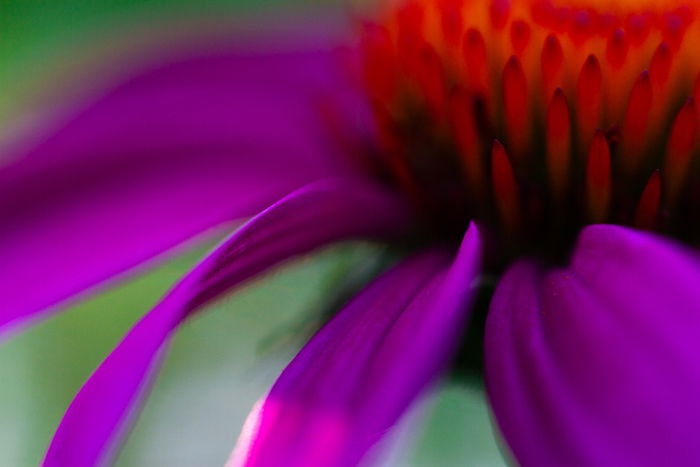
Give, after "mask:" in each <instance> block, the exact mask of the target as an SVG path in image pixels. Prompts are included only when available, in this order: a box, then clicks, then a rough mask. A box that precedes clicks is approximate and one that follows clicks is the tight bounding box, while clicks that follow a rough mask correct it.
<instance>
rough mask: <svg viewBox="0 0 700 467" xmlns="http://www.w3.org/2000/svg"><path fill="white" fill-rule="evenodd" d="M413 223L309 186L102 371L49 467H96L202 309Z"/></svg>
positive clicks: (194, 278)
mask: <svg viewBox="0 0 700 467" xmlns="http://www.w3.org/2000/svg"><path fill="white" fill-rule="evenodd" d="M407 219H408V217H407V215H406V211H405V210H404V209H403V206H402V205H401V204H399V203H398V202H397V200H396V199H394V198H393V197H390V196H389V195H388V194H387V193H385V192H384V191H379V190H378V189H376V188H374V187H372V186H369V185H366V184H364V183H359V182H356V181H350V180H342V181H341V180H337V179H334V180H332V181H323V182H317V183H315V184H313V185H310V186H307V187H305V188H302V189H300V190H298V191H296V192H295V193H293V194H291V195H289V196H288V197H286V198H285V199H283V200H282V201H279V202H278V203H276V204H274V205H273V206H271V207H270V208H268V209H267V210H265V211H264V212H262V213H261V214H259V215H258V216H256V217H255V218H253V220H251V221H250V222H248V223H247V224H246V225H245V226H244V227H242V228H241V229H240V230H239V231H238V232H236V234H234V235H233V236H232V237H231V238H230V239H229V240H227V241H225V242H224V243H223V244H222V245H221V246H220V247H219V248H217V249H216V250H215V251H214V252H213V253H211V255H209V256H208V257H207V258H206V259H205V260H204V261H203V262H202V263H201V264H200V265H199V266H197V268H195V269H194V270H193V271H192V272H191V273H190V274H188V275H187V276H186V277H185V278H184V279H183V280H182V281H181V282H180V283H179V284H178V285H177V286H176V287H175V288H174V289H173V290H172V291H171V292H170V293H169V294H168V295H167V296H166V297H165V298H164V299H163V300H162V301H161V302H160V303H159V304H158V305H157V306H156V307H155V308H154V309H153V310H152V311H151V312H149V313H148V314H147V315H146V316H145V317H144V318H143V319H142V320H141V321H140V322H139V323H138V324H137V325H136V326H135V327H134V328H133V329H132V330H131V331H130V332H129V333H128V334H127V335H126V337H125V338H124V340H123V341H122V342H121V343H120V344H119V346H118V347H117V348H116V349H115V350H114V351H113V352H112V354H110V355H109V357H107V359H106V360H105V361H104V362H103V363H102V364H101V365H100V367H99V368H98V369H97V370H96V371H95V373H94V374H93V375H92V376H91V377H90V379H89V380H88V381H87V382H86V383H85V385H84V386H83V388H82V389H81V390H80V392H79V393H78V395H77V396H76V398H75V400H74V401H73V402H72V404H71V406H70V407H69V408H68V411H67V412H66V414H65V416H64V418H63V420H62V421H61V425H60V426H59V428H58V431H57V433H56V435H55V437H54V439H53V442H52V444H51V446H50V448H49V451H48V453H47V455H46V458H45V461H44V463H45V465H47V466H64V465H71V466H72V465H75V466H82V465H94V464H95V463H96V462H97V461H98V460H100V458H101V457H103V456H104V453H105V450H106V449H107V448H108V447H109V446H110V445H111V440H112V439H113V438H114V436H115V434H116V432H117V430H118V428H119V427H120V426H121V425H122V424H123V419H124V417H125V416H126V415H127V414H128V413H129V409H130V408H131V407H132V406H133V403H134V401H135V399H136V398H137V396H138V394H139V393H140V392H141V389H142V388H143V386H144V382H145V380H146V378H147V376H148V374H149V373H150V372H151V370H152V369H153V368H154V364H155V360H156V356H157V354H158V352H159V351H160V350H161V349H163V346H164V344H165V342H166V341H167V339H168V337H169V336H170V334H171V333H172V331H173V330H174V329H175V328H176V327H177V326H178V325H179V324H180V323H182V321H183V320H184V319H185V318H186V317H187V316H188V315H189V314H190V313H192V312H193V311H195V310H196V309H197V308H198V307H201V306H202V305H204V304H205V303H207V302H209V301H210V300H212V299H214V298H215V297H217V296H219V295H221V294H222V293H223V292H225V291H227V290H229V289H230V288H232V287H234V286H236V285H238V284H240V283H241V282H243V281H245V280H246V279H248V278H250V277H252V276H254V275H256V274H258V273H260V272H262V271H263V270H265V269H267V268H269V267H271V266H273V265H275V264H277V263H279V262H280V261H283V260H285V259H287V258H289V257H291V256H294V255H297V254H300V253H304V252H307V251H309V250H312V249H314V248H316V247H319V246H321V245H324V244H327V243H328V242H332V241H334V240H338V239H342V238H350V237H361V236H386V235H393V234H396V233H399V232H401V231H402V230H403V229H404V228H405V227H406V225H407Z"/></svg>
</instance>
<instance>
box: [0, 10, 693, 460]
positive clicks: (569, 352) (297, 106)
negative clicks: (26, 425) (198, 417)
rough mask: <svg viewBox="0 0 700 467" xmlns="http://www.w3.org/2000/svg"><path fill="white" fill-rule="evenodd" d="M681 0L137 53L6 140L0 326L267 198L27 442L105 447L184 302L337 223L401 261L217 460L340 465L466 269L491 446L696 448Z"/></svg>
mask: <svg viewBox="0 0 700 467" xmlns="http://www.w3.org/2000/svg"><path fill="white" fill-rule="evenodd" d="M608 3H609V4H608ZM698 14H700V9H699V8H698V7H697V6H696V5H695V4H694V3H691V2H680V1H678V2H675V1H666V2H661V1H653V0H647V1H645V0H640V1H636V2H634V1H627V2H600V1H593V0H589V1H583V0H581V1H576V0H571V1H566V2H565V1H539V0H531V1H528V0H513V1H511V2H509V1H507V0H493V1H490V2H478V1H473V0H472V1H470V0H423V1H419V0H405V1H399V2H392V3H382V4H381V5H379V6H378V7H377V8H376V9H375V10H374V11H373V12H372V13H371V15H369V16H368V17H364V19H362V20H361V21H360V23H361V24H359V25H358V27H357V28H355V30H356V32H357V35H356V36H355V40H350V41H348V42H346V43H345V47H344V48H342V51H339V50H338V49H336V48H332V49H324V50H320V49H321V46H320V45H319V44H321V42H319V41H314V44H315V45H314V46H313V47H314V51H313V52H304V53H300V52H294V53H292V52H277V53H273V54H260V55H255V56H250V55H245V54H240V53H238V54H235V53H234V54H226V53H223V52H218V53H216V54H213V55H211V54H210V55H208V56H205V57H201V58H197V59H191V60H186V61H182V62H180V63H176V64H171V65H168V66H164V67H161V68H159V69H157V70H155V71H152V72H149V73H146V74H143V75H141V76H139V77H137V78H134V79H132V80H130V81H128V82H127V83H125V84H123V85H122V86H120V87H118V88H117V89H115V90H114V91H112V92H111V93H109V94H107V95H106V96H105V97H104V98H102V99H101V100H99V101H98V102H96V103H95V104H93V105H92V106H91V107H89V108H87V110H84V111H82V112H81V113H79V115H77V116H75V117H74V118H73V119H72V120H69V121H68V123H66V124H64V125H62V126H59V128H58V129H57V130H56V131H55V132H54V133H53V134H52V135H51V136H49V137H48V138H46V139H45V140H43V141H41V142H40V143H36V142H33V141H32V142H30V143H29V144H26V143H25V144H24V145H22V146H19V147H18V149H17V150H16V151H15V153H12V154H11V155H12V157H11V159H10V160H11V161H12V162H11V163H9V164H8V165H7V166H6V167H4V168H3V169H2V171H1V172H0V214H1V215H2V220H3V223H2V226H1V227H0V229H1V230H0V234H2V241H1V242H0V260H1V261H2V263H1V264H3V271H2V275H3V280H2V281H0V287H1V295H0V296H1V297H2V303H3V308H2V309H1V310H0V320H1V321H0V325H2V326H5V325H13V324H18V323H20V322H21V321H23V320H26V319H27V318H29V317H30V316H32V315H34V314H36V313H38V312H40V311H41V310H43V309H45V308H46V307H49V306H51V305H53V304H55V303H58V302H60V301H62V300H64V299H65V298H67V297H69V296H71V295H72V294H75V293H77V292H79V291H81V290H83V289H85V288H87V287H90V286H92V285H94V284H95V283H97V282H99V281H102V280H104V279H106V278H108V277H109V276H110V275H113V274H116V273H119V272H122V271H124V270H125V269H127V268H129V267H132V266H134V265H136V264H137V263H139V262H141V261H143V260H145V259H147V258H149V257H151V256H153V255H155V254H157V253H159V252H162V251H163V250H164V249H166V248H169V247H171V246H173V245H175V244H176V243H178V242H181V241H183V240H184V239H186V238H187V237H189V236H191V235H193V234H196V233H198V232H201V231H202V230H204V229H206V228H208V227H211V226H212V225H216V224H218V223H222V222H226V221H229V220H231V219H234V218H236V217H241V216H244V215H249V214H251V213H253V212H255V210H258V209H260V207H261V205H263V204H265V203H270V202H272V201H273V200H276V199H278V201H276V202H272V204H271V205H270V207H268V208H266V209H264V210H262V211H261V212H260V213H259V214H257V215H256V216H255V217H253V218H252V220H250V221H249V222H248V223H247V224H245V225H244V226H243V227H242V228H240V229H239V230H238V231H237V232H235V233H234V234H233V235H232V236H231V237H230V238H229V239H228V240H226V241H225V242H224V243H223V244H222V245H221V246H220V247H218V248H217V249H216V250H214V251H213V252H212V253H211V254H210V255H209V256H208V257H207V258H205V259H204V261H203V262H202V263H201V264H200V265H198V266H197V267H196V268H195V269H194V270H193V271H192V272H191V273H189V274H188V275H187V276H186V277H185V278H184V279H183V280H182V281H181V282H180V283H179V284H178V285H177V286H175V287H174V289H173V290H172V291H171V292H170V293H169V294H168V295H167V296H166V297H165V298H164V299H163V300H162V301H161V302H160V303H159V304H158V305H157V306H156V307H155V308H154V309H153V310H152V311H150V312H149V313H148V314H147V315H146V316H145V317H144V318H143V319H142V320H141V321H140V322H139V323H137V324H136V326H135V327H134V329H133V330H132V331H131V332H130V333H129V334H128V335H127V336H126V337H125V338H124V340H123V341H122V342H121V343H120V344H119V346H118V347H117V348H116V349H115V350H114V352H113V353H112V354H111V355H110V356H109V357H107V359H106V360H105V361H104V362H103V363H102V365H101V366H100V367H99V368H98V369H97V370H96V372H95V373H94V374H93V375H92V377H91V378H90V379H89V380H88V381H87V383H86V384H85V386H84V387H83V389H82V390H81V391H80V392H79V394H78V395H77V397H76V399H75V400H74V401H73V403H72V404H71V406H70V407H69V408H68V411H67V413H66V415H65V417H64V419H63V421H62V423H61V425H60V426H59V428H58V432H57V433H56V436H55V438H54V440H53V442H52V444H51V446H50V448H49V451H48V453H47V456H46V458H45V464H46V465H49V466H59V465H67V466H82V465H93V464H95V463H98V462H99V461H100V460H104V459H105V453H106V452H107V451H108V450H109V448H110V447H111V445H112V444H113V440H114V439H115V436H116V434H117V433H118V432H119V431H120V429H123V427H124V424H125V423H124V420H125V419H126V416H127V415H128V413H129V411H130V409H131V408H132V407H133V406H134V403H135V401H136V400H137V397H138V395H139V394H140V392H141V391H142V389H143V386H144V382H145V381H146V379H147V376H148V375H149V373H150V372H151V370H153V368H154V366H155V361H156V360H157V356H158V355H159V353H160V352H161V350H162V349H163V346H164V344H165V343H166V342H167V340H168V338H169V336H170V335H171V333H172V332H173V331H174V330H175V329H176V328H177V327H178V326H179V325H180V324H181V323H182V322H183V321H184V320H185V319H186V318H187V317H189V316H190V315H191V314H192V313H193V312H195V311H196V310H197V309H199V308H201V307H202V306H203V305H205V304H207V303H210V302H211V301H212V300H213V299H215V298H217V297H219V296H220V295H221V294H223V293H225V292H227V291H229V290H231V289H232V288H234V287H235V286H237V285H239V284H241V283H242V282H244V281H246V280H248V279H249V278H251V277H253V276H255V275H257V274H258V273H261V272H263V271H264V270H266V269H268V268H270V267H272V266H274V265H275V264H277V263H279V262H281V261H283V260H285V259H287V258H290V257H292V256H294V255H297V254H301V253H305V252H308V251H310V250H312V249H314V248H317V247H319V246H322V245H325V244H327V243H329V242H332V241H336V240H342V239H346V238H356V237H365V238H374V239H378V240H381V241H384V242H386V244H387V245H388V246H389V247H392V248H394V249H395V250H396V251H397V252H401V253H402V254H404V255H405V256H404V259H403V260H401V261H400V262H399V264H398V265H396V266H395V267H393V268H391V269H389V270H388V271H387V272H385V273H383V274H382V275H381V276H380V277H379V278H377V279H376V280H375V281H374V282H372V283H371V284H370V285H369V286H367V287H366V288H365V289H364V290H363V291H361V292H360V293H359V294H358V296H357V297H356V298H354V299H353V300H351V301H350V302H349V303H348V304H347V305H345V307H343V309H341V310H340V311H339V312H338V313H337V314H336V315H335V316H333V317H332V318H331V319H330V321H329V322H328V323H327V324H326V325H325V326H324V327H323V328H322V329H321V330H319V332H318V333H317V334H316V335H315V336H314V337H312V338H311V339H310V341H309V342H308V343H307V345H306V346H305V347H304V348H303V349H302V350H301V352H300V353H299V355H298V356H297V357H296V358H295V359H294V360H293V361H292V362H291V363H290V364H289V366H288V367H287V368H286V369H285V370H284V372H283V373H282V375H281V376H280V378H279V379H278V381H277V382H276V383H275V384H274V386H273V387H272V388H271V390H270V392H269V393H268V394H267V395H266V396H265V397H264V398H263V399H262V400H261V402H260V403H259V404H258V406H257V407H256V408H255V409H254V410H253V412H252V413H251V416H250V418H249V420H248V422H247V423H246V427H245V428H244V430H243V433H242V435H241V437H240V440H239V445H238V447H237V448H236V450H235V451H234V454H233V456H232V458H231V463H232V464H235V465H250V466H254V465H261V466H273V465H274V466H277V465H293V466H302V465H303V466H307V465H324V466H325V465H338V466H345V465H356V464H358V463H359V462H360V461H362V460H363V459H365V460H366V459H367V456H366V455H367V452H368V451H369V450H370V448H371V447H372V446H373V445H374V444H375V443H376V442H377V441H378V440H379V439H380V438H381V437H382V436H383V435H384V434H385V433H387V432H388V430H389V429H390V428H391V427H392V426H393V425H394V424H395V423H396V422H397V420H398V419H399V418H400V416H401V414H402V413H403V412H404V411H405V410H406V409H407V408H408V407H409V406H410V404H411V403H412V402H413V401H414V400H415V399H416V397H418V396H419V394H420V393H421V392H422V391H424V390H425V389H426V387H428V386H429V384H430V383H431V382H433V381H435V380H436V378H437V377H438V376H439V375H440V374H441V373H442V372H444V370H446V369H447V368H448V367H449V364H450V362H451V361H452V359H453V357H454V355H455V351H456V349H457V348H458V347H459V346H460V345H461V344H462V343H463V342H462V341H463V336H464V335H465V334H464V327H465V325H467V323H469V321H470V319H471V317H470V315H471V312H472V308H473V307H472V304H473V302H474V297H475V296H476V294H477V293H479V294H481V295H492V296H489V297H488V298H489V300H490V306H489V307H488V310H479V309H476V310H474V311H475V312H476V313H481V312H482V311H483V312H484V313H486V315H487V316H486V325H485V327H484V328H483V329H478V328H477V329H472V332H471V333H470V336H471V335H474V334H480V333H481V334H483V339H484V350H485V361H484V372H485V380H486V387H487V392H488V395H489V400H490V402H491V405H492V408H493V412H494V415H495V419H496V422H497V424H498V427H499V428H500V431H501V433H502V435H503V437H504V439H505V441H506V442H507V444H508V446H509V448H510V450H511V453H512V455H513V457H514V459H515V460H516V461H517V462H518V463H520V464H523V465H538V466H540V465H553V466H554V465H557V466H558V465H582V466H583V465H616V466H617V465H654V466H655V465H695V464H700V455H699V454H698V452H697V447H696V443H697V438H698V433H700V422H698V420H700V398H698V393H699V392H700V339H698V335H700V261H699V260H698V255H697V252H696V250H695V248H696V247H697V244H698V242H699V240H700V221H698V219H697V216H696V212H697V211H698V208H700V190H698V186H700V184H699V183H698V182H700V171H698V170H697V164H698V161H697V157H696V155H697V152H698V145H699V143H698V138H697V133H698V114H697V109H696V104H695V100H696V99H697V98H698V97H700V79H698V73H699V72H700V58H698V57H699V56H698V55H697V50H696V48H697V46H698V45H700V22H698ZM119 229H122V230H121V231H119ZM39 279H41V281H39ZM494 280H496V281H497V286H496V287H495V290H492V289H491V287H490V285H489V284H490V283H492V282H493V281H494ZM479 302H480V301H479ZM473 321H474V322H475V323H478V322H479V320H478V319H477V320H473ZM475 326H476V324H475ZM475 331H476V332H475Z"/></svg>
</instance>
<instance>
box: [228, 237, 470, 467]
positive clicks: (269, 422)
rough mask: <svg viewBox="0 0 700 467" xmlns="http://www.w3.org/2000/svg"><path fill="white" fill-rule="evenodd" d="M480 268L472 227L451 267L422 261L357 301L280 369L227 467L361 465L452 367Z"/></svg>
mask: <svg viewBox="0 0 700 467" xmlns="http://www.w3.org/2000/svg"><path fill="white" fill-rule="evenodd" d="M480 258H481V241H480V238H479V234H478V232H477V230H476V227H474V226H472V227H470V229H469V231H468V233H467V235H466V236H465V239H464V242H463V245H462V248H461V250H460V252H459V254H458V256H457V258H456V260H455V261H454V262H453V264H452V266H451V267H449V268H447V267H445V263H446V259H445V258H444V257H443V256H441V255H438V254H437V253H435V252H433V253H424V254H422V255H418V256H417V257H414V258H412V259H409V260H406V261H405V262H404V263H402V264H400V265H399V266H398V267H396V268H395V269H393V270H391V271H389V272H388V273H386V274H385V275H384V276H382V277H381V278H380V279H378V280H377V281H376V282H375V283H373V284H371V285H370V286H369V287H368V288H367V289H366V290H364V291H363V292H361V293H360V295H359V296H358V297H357V298H355V299H354V300H353V301H352V302H351V303H350V304H349V305H348V306H347V307H346V308H345V309H343V310H342V311H341V312H340V313H339V314H338V315H337V316H336V317H335V318H334V319H333V320H331V321H330V322H329V323H328V324H327V325H326V326H325V327H324V328H323V329H321V330H320V331H319V332H318V334H316V335H315V336H314V337H313V338H312V339H311V340H310V341H309V343H308V344H307V345H306V346H305V347H304V348H303V349H302V351H301V352H300V353H299V355H297V357H296V358H295V359H294V360H293V361H292V362H291V363H290V364H289V366H288V367H287V368H286V369H285V371H284V372H283V373H282V375H281V376H280V378H279V379H278V380H277V382H276V383H275V385H274V386H273V387H272V389H271V391H270V393H269V394H268V396H267V397H266V399H265V401H264V402H263V403H262V404H261V405H260V406H259V407H258V408H257V409H256V410H255V411H254V414H253V415H252V416H251V419H250V420H251V421H250V422H249V423H248V424H247V427H246V429H245V430H244V433H243V435H242V437H241V439H240V440H239V446H238V447H237V449H236V451H235V452H234V455H233V458H232V460H231V464H232V465H248V466H274V465H289V466H304V465H327V466H346V465H347V466H349V465H355V464H356V463H358V462H359V461H360V459H361V458H362V457H363V456H364V455H365V454H366V452H367V451H368V449H369V448H370V447H371V446H372V445H374V443H375V442H376V441H377V440H379V439H380V438H381V437H382V436H383V435H384V434H385V433H386V432H387V431H388V430H389V429H390V428H391V427H392V425H393V424H394V423H395V422H396V421H397V420H398V418H399V417H400V416H401V415H402V413H403V412H404V411H405V410H406V408H407V407H408V406H409V405H410V404H411V402H413V400H414V399H415V398H416V397H417V396H418V394H420V392H421V391H422V390H423V389H424V388H425V387H426V385H428V384H429V383H430V382H432V381H433V380H434V378H435V377H436V375H437V374H438V373H439V371H440V370H442V369H444V367H445V365H446V364H447V362H448V361H449V358H450V356H451V353H452V351H453V349H454V346H455V345H456V342H457V340H458V336H459V335H460V333H461V330H462V326H463V324H464V320H465V318H466V316H467V315H468V311H469V303H468V302H469V301H470V299H471V297H472V294H473V290H474V288H473V282H474V279H475V277H476V275H477V274H478V268H479V266H480Z"/></svg>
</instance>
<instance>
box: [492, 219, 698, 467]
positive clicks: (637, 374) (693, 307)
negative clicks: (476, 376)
mask: <svg viewBox="0 0 700 467" xmlns="http://www.w3.org/2000/svg"><path fill="white" fill-rule="evenodd" d="M516 287H517V288H520V289H521V290H526V291H527V298H523V297H522V296H520V297H518V296H515V295H512V294H510V295H509V292H508V290H512V289H513V288H516ZM508 297H510V298H508ZM699 334H700V267H699V266H698V263H697V260H696V258H695V254H694V253H692V252H688V251H686V250H684V249H682V248H681V247H679V246H677V245H675V244H673V243H671V242H669V241H666V240H664V239H661V238H658V237H655V236H652V235H650V234H646V233H640V232H636V231H633V230H630V229H625V228H621V227H615V226H603V225H600V226H591V227H588V228H586V229H584V231H583V233H582V234H581V236H580V238H579V242H578V245H577V247H576V250H575V252H574V255H573V258H572V261H571V265H570V266H569V267H568V268H567V269H562V270H557V271H552V272H549V273H547V274H544V275H542V276H541V277H539V276H537V275H536V274H530V276H528V277H518V276H517V275H514V274H513V273H511V274H510V275H507V276H506V277H505V278H504V279H503V283H502V284H501V285H500V286H499V289H498V291H497V292H496V296H495V297H494V302H493V304H492V309H491V316H490V317H489V321H488V324H487V337H488V340H487V347H486V351H487V368H488V381H489V392H490V396H491V400H492V403H493V406H494V411H495V413H496V417H497V419H498V421H499V424H500V426H501V429H502V430H503V433H504V435H505V437H506V439H507V440H508V442H509V444H510V446H511V448H512V449H513V452H514V454H515V456H516V457H517V459H518V460H519V461H520V462H521V463H523V464H524V465H689V464H694V463H697V462H698V459H700V457H699V456H698V453H697V449H696V445H697V433H698V432H700V400H698V397H697V394H698V393H699V392H700V340H699V339H698V338H697V336H698V335H699Z"/></svg>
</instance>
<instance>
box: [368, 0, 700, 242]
mask: <svg viewBox="0 0 700 467" xmlns="http://www.w3.org/2000/svg"><path fill="white" fill-rule="evenodd" d="M699 13H700V7H696V6H695V5H694V4H691V3H690V2H686V3H683V2H677V1H672V0H665V1H655V0H641V1H636V2H633V1H617V2H615V1H611V0H608V1H603V0H597V1H596V0H588V1H583V0H570V1H563V0H560V1H556V0H512V1H508V0H492V1H479V0H423V1H418V0H405V1H399V2H392V3H391V4H389V5H384V6H383V7H381V8H380V11H378V12H375V14H374V20H372V21H366V22H365V23H364V24H363V25H362V34H361V51H362V79H363V83H364V85H365V87H366V90H367V93H368V95H369V96H370V98H371V102H372V108H373V112H374V118H375V120H376V124H377V128H378V134H379V150H378V152H379V154H380V158H379V159H380V161H381V162H380V165H381V170H382V171H383V173H384V174H385V176H387V177H389V179H390V180H391V181H392V183H395V184H397V185H398V186H400V187H401V189H403V190H404V191H405V192H406V193H408V194H409V195H410V196H411V198H412V199H413V200H414V201H415V203H416V205H417V206H418V207H419V209H420V211H421V212H422V213H423V214H424V216H425V217H426V219H428V220H429V221H430V223H429V224H427V225H430V226H431V228H432V230H441V231H444V232H448V233H449V232H456V231H459V229H462V228H463V227H464V226H465V225H466V223H467V222H468V221H469V220H470V219H478V220H480V221H482V223H483V224H485V225H486V226H487V227H490V228H491V229H492V230H493V232H494V233H495V234H496V236H497V237H498V238H499V240H500V241H501V243H502V245H503V247H504V249H505V250H507V251H509V252H511V253H512V254H521V253H523V252H524V251H527V252H542V253H544V254H548V252H558V253H556V254H559V252H561V251H564V250H566V249H567V248H568V247H570V244H571V240H572V239H573V237H574V236H575V234H576V232H577V231H578V230H579V229H580V228H581V227H582V226H584V225H586V224H590V223H602V222H613V223H618V224H624V225H631V226H635V227H639V228H644V229H654V230H658V231H662V232H664V233H667V234H670V235H674V236H676V237H679V238H682V239H683V240H685V241H690V242H694V241H695V240H696V239H698V238H700V221H699V220H698V217H700V216H698V215H696V213H698V212H700V173H699V172H700V171H698V170H694V169H696V168H697V167H696V165H697V161H696V160H695V159H696V158H695V154H696V153H697V152H698V140H699V139H700V138H697V137H696V135H697V132H698V113H697V109H696V104H695V98H694V96H696V97H700V80H699V79H698V78H697V77H698V72H700V15H699Z"/></svg>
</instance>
